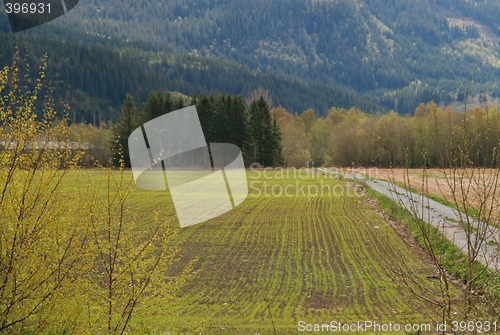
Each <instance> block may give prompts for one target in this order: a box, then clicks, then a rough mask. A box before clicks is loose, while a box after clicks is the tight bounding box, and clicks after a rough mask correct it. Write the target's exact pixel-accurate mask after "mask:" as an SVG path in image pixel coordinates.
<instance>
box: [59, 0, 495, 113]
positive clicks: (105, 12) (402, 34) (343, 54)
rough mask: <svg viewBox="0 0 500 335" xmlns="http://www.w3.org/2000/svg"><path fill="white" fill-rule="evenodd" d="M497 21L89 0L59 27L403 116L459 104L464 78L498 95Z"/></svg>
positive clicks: (456, 14) (425, 1)
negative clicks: (332, 91) (350, 93)
mask: <svg viewBox="0 0 500 335" xmlns="http://www.w3.org/2000/svg"><path fill="white" fill-rule="evenodd" d="M499 15H500V5H498V4H495V3H493V2H492V1H486V0H482V1H474V2H473V4H472V2H470V1H465V0H460V1H449V0H411V1H396V0H388V1H386V0H354V1H352V0H349V1H348V0H335V1H312V0H306V1H303V0H274V1H266V0H256V1H245V0H172V1H168V2H151V1H147V0H138V1H137V0H134V1H132V0H109V1H106V2H102V1H98V0H89V1H87V2H86V3H85V6H81V7H80V8H79V9H78V11H76V12H75V14H74V16H73V17H67V18H64V19H63V20H61V21H60V23H61V24H62V25H64V26H65V27H71V28H78V29H83V30H84V31H89V32H93V33H99V34H101V35H106V36H111V37H116V38H119V39H121V40H125V39H127V40H132V41H144V40H148V41H151V42H152V43H154V44H155V45H158V46H168V47H169V48H171V49H172V50H176V51H178V52H182V53H191V54H198V55H207V56H215V57H222V58H225V59H230V60H234V61H237V62H239V63H241V64H245V65H248V66H250V68H252V69H257V68H260V69H262V71H265V70H266V69H268V68H271V69H273V71H275V72H277V73H282V74H286V75H292V76H296V77H298V78H301V79H307V80H317V81H320V82H323V83H326V84H330V85H343V86H345V87H351V88H354V89H355V90H357V91H358V92H364V93H369V94H372V95H373V96H375V97H377V98H378V99H379V100H378V101H379V103H380V104H382V105H384V106H385V107H387V108H389V109H395V110H396V111H397V112H399V113H402V114H404V113H412V112H413V111H414V110H415V108H416V107H417V106H418V104H419V103H420V102H427V101H429V100H431V99H434V100H435V101H437V102H444V103H448V102H451V101H453V100H457V99H458V98H459V97H461V96H462V95H461V93H462V94H463V92H464V91H465V90H466V87H467V85H468V83H469V81H470V78H471V76H472V74H473V76H474V77H473V80H474V82H473V85H472V91H471V92H472V94H474V95H477V94H481V93H485V91H486V93H488V94H489V95H491V96H494V97H498V96H500V91H499V86H498V85H497V82H498V79H499V78H500V69H499V68H498V66H497V65H495V61H491V59H489V58H491V57H492V58H493V59H495V57H496V58H498V57H500V54H499V49H498V44H497V43H496V42H495V38H494V34H495V33H496V32H499V30H500V28H499V27H498V23H497V22H498V20H497V18H498V17H499ZM451 19H453V20H451ZM464 22H469V23H464ZM470 22H472V23H473V24H470ZM139 26H140V27H141V29H137V27H139ZM492 34H493V35H492ZM486 35H488V36H490V37H492V36H493V37H492V38H493V39H490V40H488V39H487V38H486V37H485V36H486ZM485 38H486V39H485ZM490 42H491V43H490ZM490 44H491V45H490ZM481 48H483V49H481ZM474 50H475V51H474ZM485 85H486V88H485Z"/></svg>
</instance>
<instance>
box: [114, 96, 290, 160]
mask: <svg viewBox="0 0 500 335" xmlns="http://www.w3.org/2000/svg"><path fill="white" fill-rule="evenodd" d="M187 101H189V102H187ZM248 104H249V109H247V107H246V105H245V100H244V99H243V97H242V96H241V95H237V96H231V95H230V94H225V93H224V92H221V93H220V94H219V95H218V96H217V97H215V96H214V95H213V94H212V95H210V96H207V95H206V94H200V95H194V96H193V97H192V98H191V99H187V98H186V97H185V96H183V95H180V94H175V93H174V94H171V93H170V92H167V93H166V94H165V95H164V94H163V93H162V92H161V91H158V92H155V93H151V94H150V95H149V97H148V100H147V101H146V102H145V103H144V105H143V106H142V109H141V111H140V113H138V110H137V107H136V103H135V101H134V98H133V97H132V95H130V94H127V97H126V99H125V102H124V104H123V106H122V114H121V116H120V118H119V119H118V121H117V124H116V125H115V126H114V131H115V142H116V143H117V145H116V148H115V150H114V155H115V163H116V162H118V158H119V157H120V153H122V152H123V155H124V158H125V165H126V166H130V157H129V153H128V137H129V135H130V134H131V133H132V132H133V131H134V130H135V129H136V128H137V127H139V126H140V125H142V124H143V123H145V122H148V121H150V120H153V119H155V118H157V117H159V116H161V115H164V114H166V113H169V112H172V111H174V110H178V109H181V108H184V107H186V106H187V105H195V106H196V109H197V111H198V115H199V118H200V123H201V126H202V128H203V132H204V135H205V140H206V141H207V143H233V144H236V145H237V146H238V147H240V148H241V150H242V154H243V158H244V160H245V162H246V163H247V165H250V164H251V163H259V164H261V165H265V166H271V165H274V166H277V165H281V164H282V163H283V158H282V154H281V133H280V130H279V128H278V125H277V120H276V118H272V115H271V113H270V109H269V104H268V102H267V101H266V99H264V97H263V96H260V97H259V98H258V99H254V100H251V101H250V100H249V101H248ZM119 148H121V149H122V150H120V149H119Z"/></svg>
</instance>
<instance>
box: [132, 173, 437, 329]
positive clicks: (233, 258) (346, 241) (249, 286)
mask: <svg viewBox="0 0 500 335" xmlns="http://www.w3.org/2000/svg"><path fill="white" fill-rule="evenodd" d="M259 174H260V173H259V172H255V171H249V172H248V181H249V185H250V186H251V187H250V189H249V193H250V194H249V196H248V198H247V199H246V200H245V201H244V202H243V203H242V204H241V205H240V206H238V207H237V208H236V209H234V210H232V211H230V212H228V213H226V214H224V215H222V216H219V217H217V218H214V219H212V220H209V221H207V222H204V223H201V224H198V225H195V226H192V227H189V228H184V229H182V230H180V232H179V240H180V241H183V243H184V244H183V249H182V252H181V257H180V264H179V265H182V264H186V263H187V262H189V261H190V260H192V259H195V258H197V261H196V266H195V268H196V270H197V273H196V274H195V275H194V276H193V277H191V278H190V280H189V281H188V282H187V284H186V285H185V286H184V288H183V290H182V294H181V300H180V304H179V305H178V306H173V307H172V306H158V318H161V317H162V316H163V315H165V316H166V315H169V316H171V315H177V317H176V318H174V321H172V323H170V325H169V327H170V326H171V327H172V330H173V329H175V330H177V331H184V332H187V333H190V332H191V331H193V329H194V328H196V327H198V326H200V325H203V331H202V333H203V334H254V333H259V334H274V333H275V329H276V332H277V333H278V334H294V333H300V332H299V331H298V323H299V322H300V321H304V322H305V323H306V324H316V323H330V321H339V322H342V323H350V322H357V321H363V322H364V321H374V322H379V323H388V322H392V323H401V324H406V323H427V322H431V321H435V320H436V319H437V318H438V315H437V314H438V312H437V311H436V310H435V308H434V307H432V305H431V304H430V303H426V302H424V301H423V300H421V299H418V298H417V297H416V296H415V295H414V294H413V293H411V292H410V291H409V290H408V289H407V288H405V285H404V284H403V282H404V281H405V278H401V277H399V275H398V274H396V273H395V272H394V270H395V269H396V268H398V266H399V265H405V266H406V267H407V268H409V269H411V272H412V274H413V275H414V278H413V279H416V280H417V281H418V282H422V283H425V281H428V286H431V285H433V282H432V281H431V280H429V279H426V276H428V275H430V274H432V273H431V271H430V270H429V268H428V267H427V266H426V264H425V262H424V261H423V260H422V259H420V258H419V257H418V256H416V253H415V250H412V249H411V247H409V246H408V245H407V244H406V243H405V242H404V241H403V239H402V238H401V237H400V236H399V235H398V234H397V233H396V232H395V230H394V228H392V227H391V226H390V225H389V224H388V223H387V222H385V221H384V220H383V219H382V218H381V217H380V216H378V215H377V214H376V213H375V210H374V208H373V207H371V206H370V205H369V204H368V201H367V197H365V196H363V197H361V196H358V195H357V193H356V192H355V190H354V189H353V186H352V185H350V184H349V183H347V182H345V181H333V180H331V179H327V178H325V177H321V176H312V175H308V176H307V177H306V178H300V177H299V176H294V174H293V173H291V174H289V175H288V176H286V174H285V175H284V174H283V173H282V172H279V171H273V172H268V173H267V175H266V176H260V178H259ZM266 185H267V186H266ZM287 185H290V186H288V188H286V187H287ZM326 185H328V186H330V190H331V191H330V192H329V190H328V188H327V186H326ZM297 187H299V188H298V189H297ZM320 187H323V194H322V195H321V192H318V191H319V190H320ZM285 189H286V190H287V193H288V195H285V194H284V190H285ZM308 190H310V191H308ZM342 191H343V192H344V193H342ZM266 192H267V195H266ZM280 193H281V195H280ZM308 193H309V194H308ZM316 193H319V194H316ZM170 203H171V200H170V198H169V195H168V192H157V191H154V192H153V191H142V190H136V191H134V192H133V194H132V197H131V199H130V203H129V209H130V210H131V211H134V212H136V213H138V216H139V217H141V216H142V217H144V218H145V219H146V218H147V217H148V215H149V213H152V212H153V211H154V210H155V209H157V208H159V207H163V208H169V209H168V210H169V211H170V213H171V215H174V212H173V208H172V207H168V206H169V204H170ZM141 213H142V214H141ZM174 226H177V227H178V223H174ZM426 285H427V284H426ZM169 330H170V329H169ZM173 333H177V332H173ZM306 333H309V332H306ZM342 333H344V334H345V333H346V332H342ZM368 333H369V332H368ZM382 333H385V332H382Z"/></svg>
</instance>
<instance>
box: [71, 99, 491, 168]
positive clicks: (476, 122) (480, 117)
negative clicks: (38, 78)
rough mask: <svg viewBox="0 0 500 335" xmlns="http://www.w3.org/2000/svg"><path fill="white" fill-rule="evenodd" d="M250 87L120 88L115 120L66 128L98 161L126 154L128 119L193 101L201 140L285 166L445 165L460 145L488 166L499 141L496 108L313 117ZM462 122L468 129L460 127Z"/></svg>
mask: <svg viewBox="0 0 500 335" xmlns="http://www.w3.org/2000/svg"><path fill="white" fill-rule="evenodd" d="M254 93H256V95H254V96H252V97H248V98H247V99H243V98H242V97H241V95H238V96H231V95H229V94H225V93H220V94H219V95H218V96H214V95H210V96H208V95H206V94H200V95H198V96H196V95H195V96H193V97H192V98H191V99H188V98H187V97H185V96H182V95H179V94H178V93H176V92H167V93H166V95H164V94H162V93H161V92H155V93H152V94H150V95H149V98H148V100H147V102H146V103H145V104H144V105H143V106H142V108H141V111H140V112H139V111H138V109H137V107H136V104H135V102H134V100H133V98H132V96H131V95H128V96H127V98H126V100H125V102H124V104H123V106H122V115H121V117H120V118H119V119H118V122H117V124H116V125H111V124H104V125H103V126H102V127H101V128H95V127H93V126H89V125H81V124H80V125H76V124H73V125H71V127H70V128H71V130H72V132H71V133H72V134H74V138H75V139H76V138H80V139H83V141H85V142H90V143H92V144H94V145H93V146H92V147H91V148H89V151H92V152H91V153H90V156H92V157H95V158H98V160H99V161H100V162H105V161H107V157H109V155H110V152H111V143H116V141H117V140H118V142H119V143H120V145H121V146H122V147H123V149H125V150H124V155H125V156H126V157H125V161H126V162H128V157H127V155H128V153H127V152H128V150H127V149H128V148H127V145H128V144H127V138H128V135H129V134H130V133H131V132H132V131H133V130H134V129H135V128H136V127H138V126H139V125H141V124H143V123H144V122H147V121H149V120H152V119H154V118H155V117H158V116H160V115H163V114H164V113H168V112H170V111H173V110H177V109H180V108H183V107H184V106H186V105H188V104H194V105H196V108H197V111H198V115H199V117H200V122H201V124H202V127H203V130H204V134H205V139H206V141H207V143H215V142H227V143H234V144H236V145H238V146H239V147H240V148H241V149H242V152H243V156H244V160H245V163H246V165H247V166H248V165H250V164H252V163H254V162H257V163H260V164H262V165H265V166H278V165H284V166H288V167H292V166H293V167H302V166H307V165H308V163H309V165H310V166H312V165H314V166H322V165H326V166H332V165H334V166H352V165H353V164H354V165H355V166H376V167H391V166H392V167H403V166H408V167H422V166H423V165H425V163H424V161H425V162H426V164H428V165H430V166H435V167H439V166H441V165H443V164H444V165H449V164H448V163H449V162H448V161H447V160H446V159H444V160H443V159H442V153H443V152H445V151H446V150H450V148H455V149H456V148H458V146H463V145H467V146H468V150H469V152H473V153H474V159H475V163H476V164H478V165H480V166H490V165H491V160H492V157H491V154H488V152H491V148H493V147H495V145H496V144H497V143H498V142H499V141H500V112H499V110H498V109H495V108H486V107H478V106H474V107H472V108H468V109H467V111H466V112H465V113H464V112H463V110H460V111H455V110H453V109H452V108H451V107H447V108H445V109H443V108H441V107H440V106H438V105H437V104H435V103H433V102H431V103H428V104H427V105H424V104H421V105H420V106H419V107H418V108H417V109H416V110H415V113H414V115H413V116H409V115H406V116H401V115H399V114H397V113H394V112H391V113H388V114H376V115H373V114H368V113H364V112H362V111H360V110H359V109H356V108H351V109H349V110H347V109H343V108H336V107H332V108H331V109H330V110H329V112H328V114H327V116H326V117H318V116H317V115H316V113H315V111H314V110H313V109H308V110H306V111H304V112H303V113H302V114H300V115H299V114H295V115H293V114H291V113H289V112H288V111H287V110H286V109H284V108H283V107H278V108H274V109H271V110H270V109H269V105H271V104H272V101H269V100H270V99H269V96H266V92H265V91H259V92H254ZM259 94H263V96H260V95H259ZM245 100H246V101H245ZM188 101H189V102H188ZM268 101H269V103H268ZM245 103H246V105H250V107H249V108H247V107H246V106H245ZM464 125H465V126H466V127H467V128H465V129H468V130H470V131H468V132H467V134H466V135H464V130H463V129H464V128H463V126H464ZM113 136H115V139H114V140H113ZM118 137H119V139H118ZM465 137H466V138H465ZM115 151H116V152H117V150H115ZM116 152H115V155H116ZM115 161H116V160H115ZM127 164H128V163H127Z"/></svg>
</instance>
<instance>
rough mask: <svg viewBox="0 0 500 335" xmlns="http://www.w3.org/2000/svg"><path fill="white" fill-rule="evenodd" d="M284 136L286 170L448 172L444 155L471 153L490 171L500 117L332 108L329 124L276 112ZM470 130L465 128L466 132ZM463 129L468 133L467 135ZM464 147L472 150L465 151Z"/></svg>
mask: <svg viewBox="0 0 500 335" xmlns="http://www.w3.org/2000/svg"><path fill="white" fill-rule="evenodd" d="M272 114H273V115H274V116H275V118H277V120H278V126H279V128H280V130H281V134H282V147H283V155H284V163H285V165H286V166H296V167H299V166H306V165H307V162H311V163H313V164H314V166H321V165H327V166H330V165H335V166H351V165H355V166H365V167H367V166H377V167H391V166H392V167H403V166H408V167H422V166H423V165H424V164H425V163H424V162H426V164H429V165H431V166H434V167H441V166H442V165H445V166H449V165H450V161H449V159H450V158H447V157H444V158H443V155H442V153H444V152H447V151H449V150H466V149H467V150H468V152H471V153H473V155H472V156H473V159H474V163H475V164H477V165H479V166H490V165H491V164H492V163H491V162H492V159H493V157H491V152H492V148H494V147H496V146H497V145H498V143H499V141H500V111H499V110H498V109H491V108H487V107H486V108H481V107H477V106H475V107H473V108H467V111H466V112H463V111H454V110H453V109H452V108H451V107H447V108H446V109H443V108H441V107H439V106H438V105H436V104H435V103H433V102H431V103H428V104H427V105H424V104H421V105H420V106H419V107H418V108H417V109H416V110H415V113H414V115H413V116H401V115H399V114H396V113H394V112H391V113H389V114H377V115H370V114H366V113H363V112H362V111H360V110H358V109H355V108H352V109H350V110H346V109H339V108H331V109H330V111H329V113H328V115H327V116H326V117H325V118H318V117H316V115H315V113H314V111H313V110H312V109H309V110H307V111H305V112H303V113H302V114H301V115H300V116H298V115H292V114H290V113H288V112H287V111H286V110H285V109H283V108H276V109H273V110H272ZM464 127H465V128H464ZM464 129H467V131H466V132H465V131H464ZM464 146H467V148H465V147H464Z"/></svg>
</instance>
